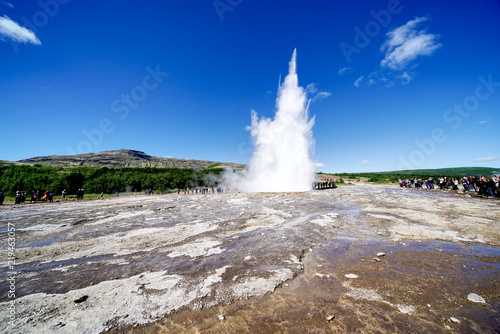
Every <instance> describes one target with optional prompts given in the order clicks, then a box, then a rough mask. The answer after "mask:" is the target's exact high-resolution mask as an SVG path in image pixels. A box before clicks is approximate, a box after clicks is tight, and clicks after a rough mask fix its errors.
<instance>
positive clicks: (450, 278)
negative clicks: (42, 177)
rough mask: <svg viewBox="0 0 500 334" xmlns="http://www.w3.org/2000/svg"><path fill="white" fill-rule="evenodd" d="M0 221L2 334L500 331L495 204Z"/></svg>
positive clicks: (117, 202) (319, 198)
mask: <svg viewBox="0 0 500 334" xmlns="http://www.w3.org/2000/svg"><path fill="white" fill-rule="evenodd" d="M0 221H1V222H2V223H1V224H2V225H1V226H0V228H1V231H0V232H1V235H2V238H1V241H0V244H1V247H2V267H1V268H0V275H1V276H2V281H3V282H4V283H3V284H2V285H1V287H0V331H2V332H6V333H69V332H78V333H100V332H112V333H122V332H125V333H158V332H165V333H167V332H168V333H244V332H248V333H306V332H310V333H396V332H397V333H450V332H452V333H499V329H500V314H499V312H500V280H499V277H500V201H498V200H497V199H483V198H473V197H465V196H464V194H457V193H445V192H441V191H438V190H436V191H428V190H415V189H401V188H399V187H397V186H374V185H366V184H364V185H363V184H361V185H356V186H346V187H342V188H338V189H329V190H322V191H310V192H305V193H264V194H257V193H239V194H236V193H225V194H210V195H199V194H198V195H197V194H194V195H182V194H181V195H177V194H173V195H165V196H151V197H145V196H137V197H119V198H114V199H109V200H102V201H84V202H64V203H49V204H36V205H29V204H26V205H22V206H14V205H7V206H5V205H4V206H2V207H0ZM9 228H10V229H11V232H10V237H11V238H13V239H10V240H9ZM12 240H15V244H16V247H15V248H14V249H13V250H12V249H9V242H11V241H12ZM13 257H15V262H9V261H14V258H13ZM9 265H10V266H11V267H9ZM13 293H14V294H15V298H14V296H13V295H12V294H13Z"/></svg>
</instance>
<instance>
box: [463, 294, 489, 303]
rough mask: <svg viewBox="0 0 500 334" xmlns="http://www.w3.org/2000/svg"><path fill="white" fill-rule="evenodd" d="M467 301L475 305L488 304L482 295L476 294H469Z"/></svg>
mask: <svg viewBox="0 0 500 334" xmlns="http://www.w3.org/2000/svg"><path fill="white" fill-rule="evenodd" d="M467 299H468V300H470V301H471V302H473V303H481V304H486V301H485V300H484V298H483V297H481V296H480V295H477V294H475V293H469V295H467Z"/></svg>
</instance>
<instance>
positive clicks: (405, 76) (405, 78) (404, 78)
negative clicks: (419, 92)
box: [399, 72, 413, 85]
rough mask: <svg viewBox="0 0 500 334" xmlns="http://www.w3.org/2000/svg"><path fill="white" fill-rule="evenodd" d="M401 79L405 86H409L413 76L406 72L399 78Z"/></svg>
mask: <svg viewBox="0 0 500 334" xmlns="http://www.w3.org/2000/svg"><path fill="white" fill-rule="evenodd" d="M399 78H400V79H401V82H402V83H403V85H407V84H409V83H410V81H411V79H413V78H412V76H411V75H410V74H408V72H404V73H403V74H401V75H400V76H399Z"/></svg>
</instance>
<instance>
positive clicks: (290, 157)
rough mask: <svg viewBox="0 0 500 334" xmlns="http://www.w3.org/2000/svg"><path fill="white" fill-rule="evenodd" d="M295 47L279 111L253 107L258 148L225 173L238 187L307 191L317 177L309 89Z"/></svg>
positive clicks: (254, 190)
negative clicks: (264, 113)
mask: <svg viewBox="0 0 500 334" xmlns="http://www.w3.org/2000/svg"><path fill="white" fill-rule="evenodd" d="M296 54H297V50H294V52H293V56H292V59H291V60H290V68H289V73H288V75H287V76H286V78H285V80H284V82H283V84H281V85H280V87H279V90H278V95H277V98H276V108H277V111H276V115H275V117H274V119H273V120H271V119H270V118H261V119H260V120H259V118H258V117H257V113H256V112H255V111H253V110H252V125H251V126H249V127H248V130H250V131H251V135H252V137H253V140H254V144H255V151H254V153H253V156H252V158H251V160H250V162H249V164H248V165H247V167H246V169H245V170H243V171H242V172H241V173H226V175H225V179H226V181H227V182H228V183H229V184H230V185H231V187H232V188H233V189H235V190H239V191H247V192H275V191H276V192H279V191H308V190H311V188H312V183H313V181H314V170H315V164H314V163H313V161H312V159H311V154H312V151H313V148H314V140H313V137H312V127H313V125H314V117H313V118H312V119H309V116H308V113H309V106H308V105H307V106H306V92H305V91H304V89H303V88H302V87H300V86H299V80H298V77H297V71H296V61H295V58H296Z"/></svg>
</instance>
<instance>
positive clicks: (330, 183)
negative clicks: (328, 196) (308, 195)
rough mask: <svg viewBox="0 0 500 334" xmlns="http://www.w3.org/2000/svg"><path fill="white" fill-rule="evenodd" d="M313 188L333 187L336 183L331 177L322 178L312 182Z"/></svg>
mask: <svg viewBox="0 0 500 334" xmlns="http://www.w3.org/2000/svg"><path fill="white" fill-rule="evenodd" d="M313 187H314V189H317V190H318V189H335V188H337V185H336V184H335V181H334V180H333V179H324V180H321V181H316V182H314V185H313Z"/></svg>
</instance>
